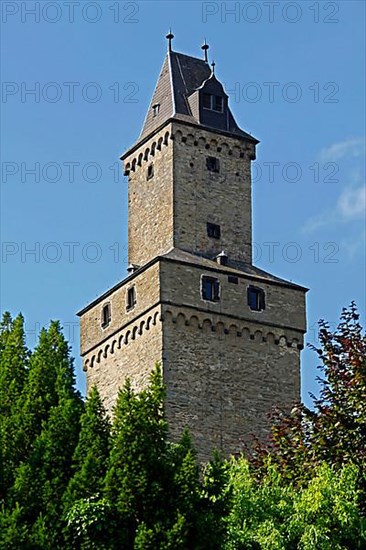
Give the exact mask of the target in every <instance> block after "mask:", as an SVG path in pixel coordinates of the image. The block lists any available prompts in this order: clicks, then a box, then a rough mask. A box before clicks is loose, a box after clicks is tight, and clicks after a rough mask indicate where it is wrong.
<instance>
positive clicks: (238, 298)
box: [161, 262, 306, 342]
mask: <svg viewBox="0 0 366 550" xmlns="http://www.w3.org/2000/svg"><path fill="white" fill-rule="evenodd" d="M218 267H219V266H218ZM203 275H206V276H210V277H215V278H217V279H218V280H219V281H220V301H218V302H209V301H205V300H202V298H201V278H202V276H203ZM229 275H230V271H225V272H222V271H221V272H220V271H217V272H216V271H208V270H205V269H202V268H201V267H200V266H194V265H189V264H182V263H178V262H176V263H173V262H162V264H161V299H162V301H163V302H169V303H173V304H176V305H186V306H188V305H189V306H192V308H199V309H203V310H205V311H207V312H208V313H211V314H214V315H215V314H217V315H220V314H221V315H226V316H232V317H238V318H239V319H240V318H241V319H247V320H249V321H251V322H253V324H258V326H259V328H260V324H264V325H271V326H273V325H275V326H276V325H277V326H278V327H284V328H285V327H287V330H290V329H291V330H290V332H291V336H292V337H293V338H297V339H298V340H299V342H300V341H302V333H303V332H304V331H305V330H306V318H305V292H304V291H303V290H302V289H301V288H299V289H297V288H293V287H287V286H284V285H280V284H275V283H272V282H271V283H270V282H267V281H265V280H260V279H252V278H250V277H248V276H246V275H245V274H244V273H243V274H242V275H239V276H238V277H237V280H238V283H237V284H233V283H231V282H229V278H228V276H229ZM235 275H237V272H235ZM249 285H254V286H256V287H259V288H262V289H263V290H264V291H265V302H266V307H265V310H264V311H252V310H251V309H250V308H249V306H248V303H247V289H248V286H249ZM299 331H300V332H299Z"/></svg>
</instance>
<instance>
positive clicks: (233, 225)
mask: <svg viewBox="0 0 366 550" xmlns="http://www.w3.org/2000/svg"><path fill="white" fill-rule="evenodd" d="M173 136H174V142H173V143H174V145H173V155H174V246H175V247H177V248H181V249H183V250H187V251H189V252H194V253H197V252H198V253H202V254H203V255H205V256H208V257H214V256H216V255H217V254H219V253H220V252H221V251H222V250H225V252H226V253H227V254H228V255H229V256H230V257H231V258H233V259H235V260H240V261H245V262H247V263H251V260H252V204H251V172H250V164H251V159H253V158H254V157H255V148H254V145H253V143H251V142H244V141H242V140H239V139H235V138H230V137H227V136H225V135H219V134H217V133H214V132H210V131H206V130H202V129H196V128H192V127H189V126H183V125H180V124H179V125H178V124H173ZM209 156H212V157H215V158H217V159H218V160H219V163H220V172H219V173H215V172H210V171H209V170H208V169H207V165H206V159H207V157H209ZM207 222H210V223H214V224H217V225H220V227H221V238H220V239H213V238H210V237H208V236H207V226H206V224H207Z"/></svg>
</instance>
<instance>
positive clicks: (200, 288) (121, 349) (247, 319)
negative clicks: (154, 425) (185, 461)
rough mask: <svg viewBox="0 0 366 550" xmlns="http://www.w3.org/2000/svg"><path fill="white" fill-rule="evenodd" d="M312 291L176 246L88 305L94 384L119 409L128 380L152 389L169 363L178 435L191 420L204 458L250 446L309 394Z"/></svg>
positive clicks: (85, 324)
mask: <svg viewBox="0 0 366 550" xmlns="http://www.w3.org/2000/svg"><path fill="white" fill-rule="evenodd" d="M305 292H306V289H304V288H302V287H299V286H297V285H293V284H292V283H288V282H286V281H283V280H281V279H277V278H275V277H273V276H271V275H269V274H267V273H265V272H263V271H261V270H258V269H256V268H254V267H253V266H250V267H248V271H246V272H245V271H239V270H237V269H233V268H231V267H228V266H223V265H218V264H217V263H216V262H215V261H212V260H207V259H204V258H199V257H197V256H194V255H192V254H189V253H187V252H183V251H181V250H178V249H173V250H171V251H170V252H169V253H168V254H166V255H164V256H160V257H157V258H155V259H154V260H153V261H151V262H150V263H149V264H146V265H145V266H144V267H143V268H141V269H139V270H138V271H136V272H135V273H134V274H132V275H131V276H130V277H128V278H127V279H126V280H125V281H122V282H121V283H120V284H119V285H117V286H116V287H114V288H113V289H111V290H110V291H109V292H107V293H105V294H104V295H103V296H101V297H100V298H99V299H98V300H96V301H95V302H94V303H93V304H91V305H90V306H88V307H87V308H85V309H84V310H83V311H82V312H80V316H81V327H82V328H81V333H82V355H83V364H84V369H85V370H86V371H87V380H88V388H90V387H91V386H92V385H94V384H96V385H97V386H98V389H99V391H100V393H101V395H102V398H103V400H104V402H105V404H106V406H107V408H108V410H109V411H110V412H112V409H113V405H114V403H115V400H116V397H117V394H118V389H119V387H120V386H121V384H123V382H124V381H125V379H126V378H127V377H129V378H130V379H131V382H132V385H133V386H134V387H135V388H136V389H142V388H143V387H145V385H146V383H147V381H148V378H149V374H150V372H151V370H152V368H153V367H154V364H155V363H156V362H160V363H161V365H162V370H163V375H164V380H165V383H166V387H167V398H166V409H165V410H166V415H167V419H168V421H169V425H170V432H171V437H172V439H177V438H179V437H180V435H181V433H182V430H183V429H184V428H185V427H188V428H189V430H190V432H191V434H192V436H193V438H194V442H195V446H196V448H197V451H198V456H199V458H200V459H201V460H207V459H209V458H210V456H211V454H212V451H213V450H214V449H218V450H221V451H222V452H223V453H224V454H225V455H229V454H232V453H236V452H240V451H241V450H242V449H243V447H244V445H245V444H246V443H247V442H249V441H250V438H251V435H252V434H254V435H256V436H257V437H259V438H260V439H265V438H266V437H267V435H268V433H269V428H270V426H269V420H268V413H269V412H270V411H271V410H272V408H273V407H274V406H281V407H290V406H291V404H292V403H293V402H294V401H296V400H299V399H300V350H301V349H302V347H303V334H304V332H305ZM106 313H107V314H108V313H109V316H108V315H106ZM106 322H107V326H103V324H104V325H105V324H106Z"/></svg>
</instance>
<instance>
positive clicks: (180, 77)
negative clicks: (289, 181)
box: [138, 51, 258, 143]
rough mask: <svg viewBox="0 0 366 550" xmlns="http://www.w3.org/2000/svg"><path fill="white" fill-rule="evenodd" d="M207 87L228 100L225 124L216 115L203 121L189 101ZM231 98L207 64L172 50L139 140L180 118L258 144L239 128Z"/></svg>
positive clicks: (159, 79)
mask: <svg viewBox="0 0 366 550" xmlns="http://www.w3.org/2000/svg"><path fill="white" fill-rule="evenodd" d="M206 87H208V89H210V88H212V87H216V88H217V89H220V91H221V92H220V93H221V94H222V96H223V98H224V99H225V112H224V116H225V123H224V125H223V124H222V122H220V123H218V122H217V120H218V117H216V118H215V116H213V117H205V120H203V117H200V115H199V112H198V111H197V110H196V112H194V110H193V109H192V106H191V101H190V100H189V98H190V97H192V95H193V94H194V93H195V92H197V93H202V91H204V90H205V88H206ZM227 97H228V96H227V94H226V93H225V91H224V89H223V86H222V84H221V83H220V82H219V81H218V80H217V78H216V76H215V75H214V74H213V72H212V69H211V67H210V66H209V64H208V63H207V62H206V61H204V60H202V59H198V58H196V57H191V56H189V55H185V54H182V53H178V52H174V51H168V52H167V55H166V57H165V59H164V63H163V66H162V69H161V71H160V75H159V78H158V81H157V84H156V87H155V91H154V94H153V97H152V100H151V103H150V106H149V109H148V112H147V115H146V118H145V122H144V125H143V128H142V132H141V134H140V137H139V140H138V141H141V140H143V139H145V138H146V137H147V136H149V135H150V134H151V133H153V132H154V131H155V130H157V129H158V128H160V127H161V126H162V125H163V124H164V123H165V122H167V121H168V120H170V119H178V120H181V121H186V122H188V123H191V124H195V125H200V126H202V127H205V128H208V129H210V128H214V129H216V130H221V131H225V132H226V133H229V134H232V135H233V136H238V137H239V136H240V137H242V138H245V139H248V140H249V141H252V142H255V143H258V140H257V139H255V138H254V137H253V136H251V135H250V134H248V133H247V132H245V131H244V130H242V129H241V128H239V126H238V125H237V123H236V121H235V119H234V117H233V115H232V113H231V110H230V108H229V107H228V105H227Z"/></svg>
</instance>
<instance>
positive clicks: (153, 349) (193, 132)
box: [79, 35, 306, 459]
mask: <svg viewBox="0 0 366 550" xmlns="http://www.w3.org/2000/svg"><path fill="white" fill-rule="evenodd" d="M168 38H169V49H168V53H167V55H166V58H165V60H164V63H163V67H162V69H161V73H160V76H159V78H158V82H157V85H156V88H155V91H154V94H153V98H152V101H151V104H150V107H149V109H148V112H147V115H146V119H145V122H144V125H143V129H142V132H141V135H140V137H139V138H138V140H137V142H136V144H135V145H134V146H133V147H131V148H130V149H129V150H128V151H127V152H126V153H125V154H124V155H123V156H122V160H123V162H124V173H125V175H126V176H128V207H129V222H128V237H129V249H128V255H129V264H130V265H129V275H128V276H127V278H125V279H124V280H123V281H121V282H120V283H118V284H117V285H116V286H114V287H113V288H111V289H110V290H108V291H107V292H105V293H104V294H103V295H101V296H100V297H99V298H97V299H96V300H94V301H93V302H92V303H91V304H89V305H88V306H87V307H85V308H84V309H83V310H82V311H81V312H80V313H79V315H80V317H81V355H82V357H83V368H84V370H85V371H86V373H87V385H88V387H91V386H92V385H93V384H96V385H97V386H98V388H99V391H100V393H101V395H102V397H103V399H104V401H105V404H106V406H107V408H108V409H109V410H112V408H113V405H114V403H115V400H116V396H117V393H118V389H119V387H120V385H121V384H123V382H124V380H125V379H126V377H129V378H130V379H131V381H132V384H133V385H134V386H135V387H136V388H142V387H144V386H145V385H146V383H147V381H148V378H149V373H150V372H151V370H152V368H153V366H154V364H155V363H156V362H160V363H161V365H162V370H163V375H164V380H165V383H166V385H167V399H166V414H167V418H168V420H169V422H170V429H171V435H172V437H173V438H175V437H178V436H179V435H180V434H181V432H182V430H183V428H184V427H185V426H188V427H189V429H190V431H191V433H192V435H193V437H194V440H195V445H196V448H197V449H198V453H199V457H200V458H201V459H207V458H209V456H210V454H211V451H212V450H213V449H214V448H217V449H221V450H222V451H223V452H224V453H226V454H229V453H233V452H236V451H238V450H240V449H241V447H242V444H243V443H244V442H245V441H247V440H248V438H249V437H250V434H252V433H255V434H257V436H259V437H260V438H265V437H266V435H267V434H268V431H269V424H268V417H267V415H268V413H269V412H270V410H271V409H272V407H273V406H274V405H278V406H289V405H290V404H291V403H292V402H293V401H294V400H298V399H299V398H300V350H301V349H302V347H303V336H304V332H305V328H306V320H305V292H306V289H305V288H303V287H301V286H298V285H295V284H293V283H290V282H288V281H285V280H283V279H279V278H278V277H275V276H273V275H271V274H269V273H266V272H264V271H262V270H261V269H258V268H257V267H255V266H254V265H253V264H252V214H251V161H252V160H253V159H255V148H256V145H257V143H258V140H256V139H255V138H253V137H252V136H251V135H249V134H248V133H246V132H245V131H243V130H241V129H240V128H239V126H238V125H237V123H236V122H235V119H234V117H233V115H232V113H231V111H230V108H229V105H228V96H227V95H226V93H225V91H224V89H223V86H222V84H221V83H220V82H219V80H218V79H217V78H216V75H215V72H214V65H213V66H210V65H209V64H208V62H207V56H206V51H205V60H201V59H197V58H194V57H190V56H187V55H183V54H181V53H177V52H174V51H172V49H171V38H172V35H168Z"/></svg>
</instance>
